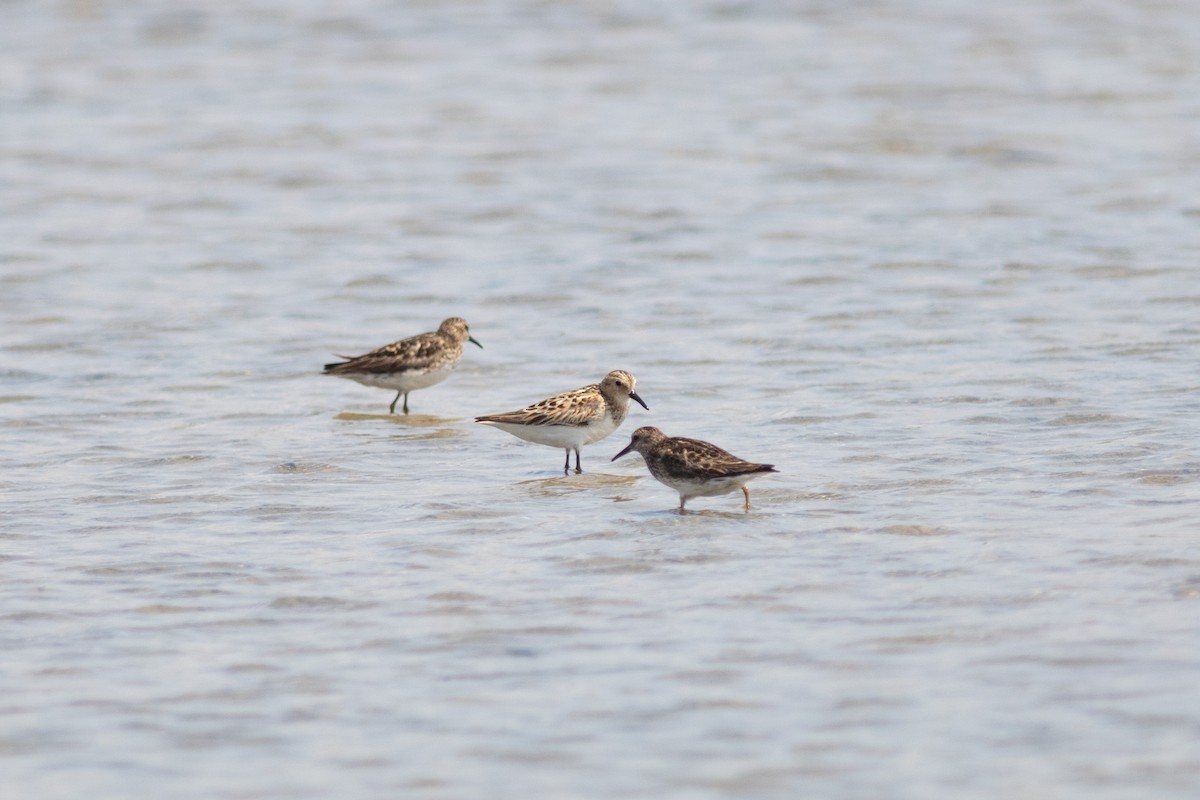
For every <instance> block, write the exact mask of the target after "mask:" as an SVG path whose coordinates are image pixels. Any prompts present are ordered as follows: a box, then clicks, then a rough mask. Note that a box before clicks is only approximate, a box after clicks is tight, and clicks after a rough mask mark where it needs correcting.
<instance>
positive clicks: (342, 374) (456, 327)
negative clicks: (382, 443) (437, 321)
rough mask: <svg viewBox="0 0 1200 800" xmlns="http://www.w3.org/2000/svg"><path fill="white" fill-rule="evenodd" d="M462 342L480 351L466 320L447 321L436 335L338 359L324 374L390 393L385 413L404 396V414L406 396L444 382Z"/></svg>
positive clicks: (393, 410) (391, 411) (422, 335)
mask: <svg viewBox="0 0 1200 800" xmlns="http://www.w3.org/2000/svg"><path fill="white" fill-rule="evenodd" d="M464 342H470V343H471V344H474V345H476V346H477V347H483V345H481V344H479V342H477V341H475V339H474V338H473V337H472V336H471V333H470V329H469V328H468V327H467V321H466V320H465V319H461V318H459V317H450V318H449V319H447V320H443V322H442V324H441V325H439V326H438V329H437V330H436V331H430V332H429V333H418V334H417V335H416V336H410V337H409V338H407V339H401V340H400V341H398V342H392V343H391V344H389V345H384V346H383V347H380V348H379V349H378V350H372V351H371V352H369V353H367V354H366V355H361V356H338V358H344V359H346V360H345V361H338V362H335V363H333V364H326V365H325V374H326V375H336V376H338V377H339V378H349V379H350V380H352V381H357V382H359V383H361V384H362V385H364V386H378V387H379V388H380V389H392V390H393V391H395V392H396V397H395V399H393V400H392V404H391V405H390V406H388V413H389V414H395V413H396V402H397V401H398V400H399V399H400V398H401V396H403V397H404V408H403V410H404V413H405V414H407V413H408V393H409V392H412V391H415V390H417V389H425V388H428V387H430V386H433V385H434V384H435V383H441V382H442V381H444V380H445V379H446V376H448V375H449V374H450V372H451V371H452V370H453V369H454V367H455V366H456V365H457V364H458V362H459V361H460V360H461V359H462V356H463V343H464Z"/></svg>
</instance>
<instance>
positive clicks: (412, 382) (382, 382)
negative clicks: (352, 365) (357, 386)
mask: <svg viewBox="0 0 1200 800" xmlns="http://www.w3.org/2000/svg"><path fill="white" fill-rule="evenodd" d="M453 370H454V367H453V366H450V367H443V368H441V369H430V370H425V371H424V372H417V371H416V370H409V371H408V372H374V373H368V372H360V373H348V374H343V375H338V377H339V378H349V379H350V380H352V381H357V382H358V383H361V384H362V385H363V386H377V387H379V388H380V389H391V390H392V391H393V392H412V391H416V390H417V389H426V388H428V387H430V386H433V385H434V384H437V383H441V382H442V381H444V380H446V377H447V376H448V375H449V374H450V373H451V372H452V371H453Z"/></svg>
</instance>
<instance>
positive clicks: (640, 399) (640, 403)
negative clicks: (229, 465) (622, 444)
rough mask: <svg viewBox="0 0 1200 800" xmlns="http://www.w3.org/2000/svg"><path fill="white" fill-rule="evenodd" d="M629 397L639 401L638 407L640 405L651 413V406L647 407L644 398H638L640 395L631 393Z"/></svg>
mask: <svg viewBox="0 0 1200 800" xmlns="http://www.w3.org/2000/svg"><path fill="white" fill-rule="evenodd" d="M629 396H630V397H632V398H633V399H634V400H637V401H638V405H640V406H641V407H642V408H644V409H646V410H647V411H649V410H650V406H648V405H646V401H645V400H643V399H642V398H640V397H638V393H637V392H630V393H629ZM626 449H628V448H626Z"/></svg>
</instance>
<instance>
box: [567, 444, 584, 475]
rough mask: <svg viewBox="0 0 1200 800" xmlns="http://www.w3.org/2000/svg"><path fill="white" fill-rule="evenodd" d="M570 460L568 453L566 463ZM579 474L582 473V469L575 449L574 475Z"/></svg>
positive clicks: (577, 449) (577, 451) (577, 450)
mask: <svg viewBox="0 0 1200 800" xmlns="http://www.w3.org/2000/svg"><path fill="white" fill-rule="evenodd" d="M570 460H571V456H570V453H568V454H567V461H570ZM581 472H583V467H581V466H579V448H578V447H576V448H575V474H576V475H578V474H579V473H581Z"/></svg>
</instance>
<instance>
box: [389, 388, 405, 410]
mask: <svg viewBox="0 0 1200 800" xmlns="http://www.w3.org/2000/svg"><path fill="white" fill-rule="evenodd" d="M402 394H404V392H396V397H395V399H394V400H392V404H391V405H390V406H388V413H389V414H395V413H396V403H397V401H399V400H400V395H402ZM404 406H405V408H404V413H405V414H407V413H408V398H407V397H406V398H404Z"/></svg>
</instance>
